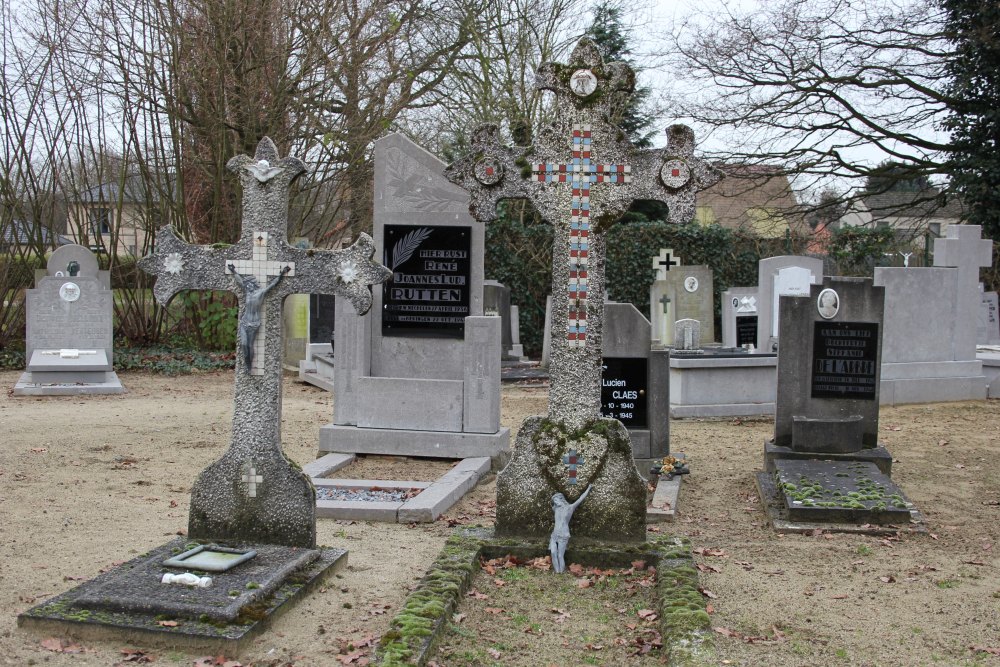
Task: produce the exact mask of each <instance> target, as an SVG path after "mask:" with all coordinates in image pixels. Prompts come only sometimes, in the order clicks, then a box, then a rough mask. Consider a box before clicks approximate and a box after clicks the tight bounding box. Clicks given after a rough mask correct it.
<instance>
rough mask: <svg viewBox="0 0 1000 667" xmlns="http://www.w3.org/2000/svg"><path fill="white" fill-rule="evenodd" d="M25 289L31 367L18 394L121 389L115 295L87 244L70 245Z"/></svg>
mask: <svg viewBox="0 0 1000 667" xmlns="http://www.w3.org/2000/svg"><path fill="white" fill-rule="evenodd" d="M38 273H39V276H38V278H37V280H36V282H35V288H34V289H30V290H26V292H25V309H26V319H27V330H26V335H25V358H26V359H27V368H26V370H25V372H24V373H23V374H22V375H21V377H20V378H19V379H18V381H17V384H16V385H14V395H15V396H66V395H75V394H120V393H122V392H123V391H125V389H124V388H123V387H122V384H121V381H120V380H119V379H118V375H117V374H116V373H115V372H114V367H113V363H114V356H113V349H114V330H113V327H112V318H113V309H114V306H113V302H114V296H113V293H112V291H111V290H110V289H109V287H108V285H109V284H110V277H109V275H108V272H107V271H101V270H99V269H98V264H97V258H96V257H95V256H94V254H93V253H92V252H91V251H90V250H88V249H87V248H85V247H83V246H79V245H67V246H63V247H61V248H59V249H58V250H56V251H55V252H54V253H52V256H51V257H50V258H49V261H48V264H47V266H46V269H45V271H44V272H43V271H39V272H38Z"/></svg>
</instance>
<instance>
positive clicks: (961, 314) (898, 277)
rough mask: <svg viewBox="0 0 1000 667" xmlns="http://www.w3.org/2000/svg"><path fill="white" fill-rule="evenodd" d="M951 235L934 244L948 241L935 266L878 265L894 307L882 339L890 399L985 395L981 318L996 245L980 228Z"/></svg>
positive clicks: (952, 230)
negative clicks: (979, 351) (982, 277)
mask: <svg viewBox="0 0 1000 667" xmlns="http://www.w3.org/2000/svg"><path fill="white" fill-rule="evenodd" d="M947 234H948V237H947V238H945V239H937V241H936V242H935V243H938V242H942V241H948V243H945V244H944V245H942V246H940V252H935V257H934V260H935V266H933V267H914V268H902V267H876V268H875V284H876V285H879V286H883V287H885V294H886V303H888V304H891V307H890V308H888V309H887V310H886V314H885V334H884V336H883V344H882V345H883V357H882V385H881V389H882V391H881V394H880V398H881V401H882V402H883V403H885V404H888V405H897V404H905V403H925V402H929V401H968V400H979V399H984V398H986V395H987V379H986V376H985V375H984V374H983V364H982V361H980V360H978V359H977V358H976V320H977V314H978V310H979V308H980V300H981V296H980V295H981V292H980V291H979V268H980V266H982V265H983V264H984V263H986V264H988V263H989V261H990V257H991V253H992V242H991V241H988V240H982V239H980V237H979V234H980V229H979V227H978V226H975V225H952V226H951V227H949V228H948V231H947ZM954 244H958V245H954ZM984 244H985V245H984ZM935 250H936V251H937V250H938V246H937V245H935ZM953 264H954V265H957V264H962V266H952V265H953Z"/></svg>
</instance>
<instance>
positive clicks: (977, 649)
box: [969, 646, 1000, 655]
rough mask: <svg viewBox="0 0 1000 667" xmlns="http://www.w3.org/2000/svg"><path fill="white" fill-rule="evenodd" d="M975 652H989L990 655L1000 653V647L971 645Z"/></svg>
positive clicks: (970, 648) (971, 649)
mask: <svg viewBox="0 0 1000 667" xmlns="http://www.w3.org/2000/svg"><path fill="white" fill-rule="evenodd" d="M969 650H970V651H972V652H973V653H989V654H990V655H1000V648H989V647H986V646H970V647H969Z"/></svg>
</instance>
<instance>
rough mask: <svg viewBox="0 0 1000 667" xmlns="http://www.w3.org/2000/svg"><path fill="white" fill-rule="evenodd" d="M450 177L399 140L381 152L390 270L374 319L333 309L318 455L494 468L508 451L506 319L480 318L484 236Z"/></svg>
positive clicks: (381, 208)
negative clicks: (328, 390) (329, 415)
mask: <svg viewBox="0 0 1000 667" xmlns="http://www.w3.org/2000/svg"><path fill="white" fill-rule="evenodd" d="M443 171H444V163H442V162H441V161H440V160H438V159H437V158H435V157H434V156H433V155H431V154H430V153H428V152H427V151H425V150H424V149H422V148H421V147H419V146H417V145H416V144H414V143H413V142H411V141H410V140H409V139H407V138H406V137H404V136H403V135H400V134H392V135H389V136H387V137H384V138H382V139H380V140H378V141H377V142H376V143H375V211H374V215H375V224H374V236H375V243H376V245H377V246H379V247H381V248H382V252H383V254H384V256H385V257H386V262H387V264H388V265H390V266H394V267H395V269H394V271H393V278H392V279H391V281H389V282H388V283H387V286H386V287H385V289H383V290H375V294H374V306H373V308H372V311H371V314H370V315H367V316H358V315H355V314H353V313H351V312H350V311H349V310H348V309H346V308H344V307H342V305H341V304H340V302H339V300H338V303H337V310H336V316H335V319H336V322H337V349H336V358H337V362H336V364H335V367H334V372H333V378H334V389H335V395H336V400H335V401H334V414H333V423H331V424H327V425H325V426H323V427H321V428H320V444H319V449H320V451H322V452H351V453H359V454H361V453H370V454H390V455H401V456H432V457H449V458H451V457H453V458H465V457H470V456H489V457H493V458H498V457H499V456H500V455H501V453H502V452H504V451H506V450H507V448H508V446H509V442H510V431H509V429H507V428H504V427H501V426H500V363H501V358H500V355H501V335H502V331H501V329H502V327H501V321H500V317H498V316H484V315H483V291H484V286H483V243H484V238H485V232H484V230H483V226H482V225H481V224H480V223H478V222H476V221H474V220H473V219H472V218H471V217H470V216H469V213H468V202H469V195H468V193H467V192H465V191H464V190H462V189H461V188H459V187H457V186H455V185H452V184H451V183H449V182H448V181H447V180H446V179H445V178H444V177H443ZM387 238H388V239H389V243H388V247H386V246H385V245H383V244H384V243H385V242H386V239H387ZM466 248H467V250H466ZM415 262H416V263H415ZM418 290H423V291H422V292H420V291H418ZM387 295H388V299H389V301H391V303H387V302H386V298H387ZM407 299H410V300H409V301H407ZM414 299H415V300H414ZM390 307H391V308H396V309H397V310H395V311H393V314H392V315H391V316H388V315H384V313H386V312H389V311H388V310H387V308H390ZM425 308H429V309H431V310H424V309H425ZM403 309H405V310H403ZM428 313H433V314H431V315H429V314H428ZM445 320H447V321H445ZM404 325H405V326H404ZM411 325H412V326H411ZM439 325H441V326H440V327H439ZM387 406H392V407H391V409H387Z"/></svg>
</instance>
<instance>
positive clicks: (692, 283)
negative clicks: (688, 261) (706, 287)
mask: <svg viewBox="0 0 1000 667" xmlns="http://www.w3.org/2000/svg"><path fill="white" fill-rule="evenodd" d="M684 289H686V290H687V291H688V292H696V291H698V279H697V278H695V277H694V276H688V277H687V278H685V279H684Z"/></svg>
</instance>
